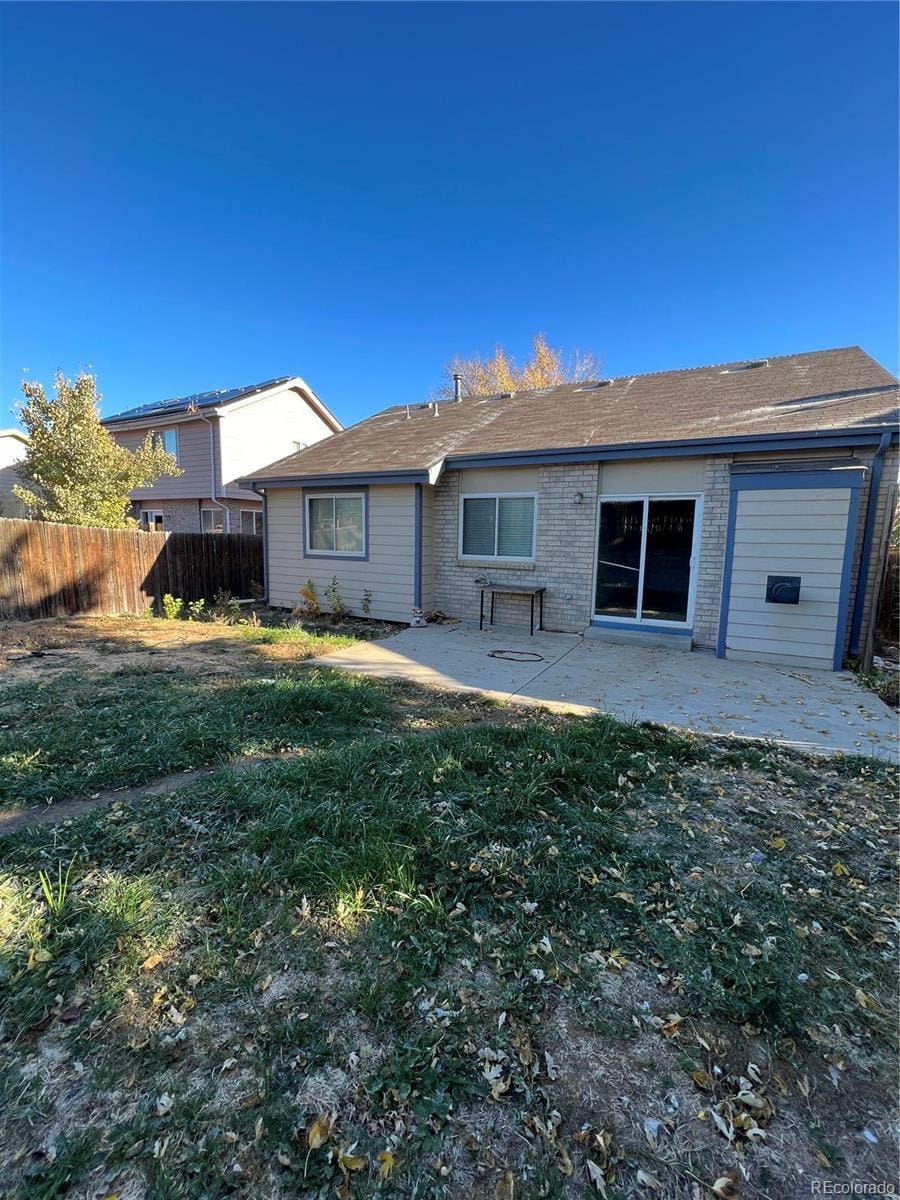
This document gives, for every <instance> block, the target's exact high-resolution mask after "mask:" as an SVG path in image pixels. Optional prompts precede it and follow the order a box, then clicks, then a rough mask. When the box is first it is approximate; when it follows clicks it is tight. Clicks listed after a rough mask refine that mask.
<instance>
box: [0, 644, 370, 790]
mask: <svg viewBox="0 0 900 1200" xmlns="http://www.w3.org/2000/svg"><path fill="white" fill-rule="evenodd" d="M387 692H388V690H387V689H386V688H385V687H384V686H383V685H382V684H380V683H379V681H377V680H369V679H362V678H359V677H355V676H352V675H349V674H347V673H344V672H326V671H322V670H319V669H316V668H313V669H309V670H305V671H303V672H302V674H300V675H298V676H296V677H295V676H290V675H282V676H279V677H278V678H249V679H234V678H228V677H216V676H207V677H201V678H198V677H196V676H193V675H190V674H188V673H186V672H182V671H177V670H171V671H166V672H158V671H146V670H142V669H139V668H138V669H130V670H129V669H126V670H123V671H120V672H118V673H116V674H108V675H95V676H90V677H85V676H83V675H76V674H66V675H62V676H57V677H56V678H55V679H53V680H51V681H49V682H44V683H39V684H33V683H29V684H20V685H16V686H14V687H12V688H9V689H8V690H6V691H5V692H4V693H3V694H2V696H0V806H3V807H10V806H21V805H28V804H34V803H37V802H40V801H52V800H59V799H64V798H68V797H73V796H87V795H90V794H91V793H94V792H96V791H98V790H101V789H105V788H114V787H120V786H127V785H133V784H138V783H142V782H146V781H147V780H150V779H153V778H156V777H158V776H161V775H166V774H169V773H171V772H174V771H179V770H186V769H188V768H191V767H200V766H208V765H211V764H215V763H218V762H223V761H226V760H228V759H231V758H237V757H240V756H243V755H248V754H254V753H264V752H267V751H279V750H294V749H299V748H302V747H306V746H310V745H324V744H329V743H332V742H335V741H340V740H342V739H347V738H350V737H354V736H358V735H359V734H360V733H361V732H365V731H366V730H368V729H371V728H373V727H374V726H375V725H377V723H378V722H379V721H383V720H385V719H386V718H387V716H388V715H389V703H388V695H387Z"/></svg>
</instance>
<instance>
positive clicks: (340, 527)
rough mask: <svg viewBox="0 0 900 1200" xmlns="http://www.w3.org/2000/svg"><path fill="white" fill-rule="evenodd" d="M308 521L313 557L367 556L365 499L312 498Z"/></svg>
mask: <svg viewBox="0 0 900 1200" xmlns="http://www.w3.org/2000/svg"><path fill="white" fill-rule="evenodd" d="M306 519H307V535H306V544H307V550H309V551H310V552H311V553H317V554H364V553H365V509H364V507H363V497H362V496H309V497H308V498H307V502H306Z"/></svg>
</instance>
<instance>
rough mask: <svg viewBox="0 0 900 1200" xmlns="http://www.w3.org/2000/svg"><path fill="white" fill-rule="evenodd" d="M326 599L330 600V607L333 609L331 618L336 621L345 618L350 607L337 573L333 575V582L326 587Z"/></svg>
mask: <svg viewBox="0 0 900 1200" xmlns="http://www.w3.org/2000/svg"><path fill="white" fill-rule="evenodd" d="M325 599H326V600H327V601H328V607H329V608H330V609H331V619H332V621H334V622H335V623H337V622H338V621H341V620H343V618H344V617H346V616H347V615H348V614H349V612H350V609H349V608H348V607H347V605H346V604H345V603H344V598H343V596H342V595H341V589H340V586H339V584H338V579H337V575H332V577H331V583H329V585H328V587H327V588H326V589H325Z"/></svg>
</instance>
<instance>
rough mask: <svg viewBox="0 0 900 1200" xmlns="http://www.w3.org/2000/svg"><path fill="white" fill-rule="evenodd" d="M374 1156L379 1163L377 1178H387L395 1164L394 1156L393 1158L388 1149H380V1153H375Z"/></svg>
mask: <svg viewBox="0 0 900 1200" xmlns="http://www.w3.org/2000/svg"><path fill="white" fill-rule="evenodd" d="M375 1157H376V1159H377V1160H378V1163H379V1167H378V1178H379V1179H387V1178H388V1176H389V1175H390V1173H391V1171H393V1169H394V1167H396V1165H397V1160H396V1158H394V1155H393V1154H392V1153H391V1151H390V1150H382V1151H381V1153H380V1154H376V1155H375Z"/></svg>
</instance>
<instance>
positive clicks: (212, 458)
mask: <svg viewBox="0 0 900 1200" xmlns="http://www.w3.org/2000/svg"><path fill="white" fill-rule="evenodd" d="M197 416H198V417H199V418H200V420H201V421H205V422H206V424H207V425H208V426H209V486H210V490H211V491H212V497H211V499H212V502H213V504H216V505H218V507H219V508H221V510H222V512H223V513H224V514H225V516H224V518H223V520H222V527H223V529H224V530H225V532H226V533H231V513H230V512H229V510H228V507H227V505H225V504H223V503H222V502H221V500H217V499H216V432H215V426H214V425H213V423H212V421H211V420H210V419H209V417H205V416H204V415H203V413H202V412H200V410H199V409H197Z"/></svg>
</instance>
